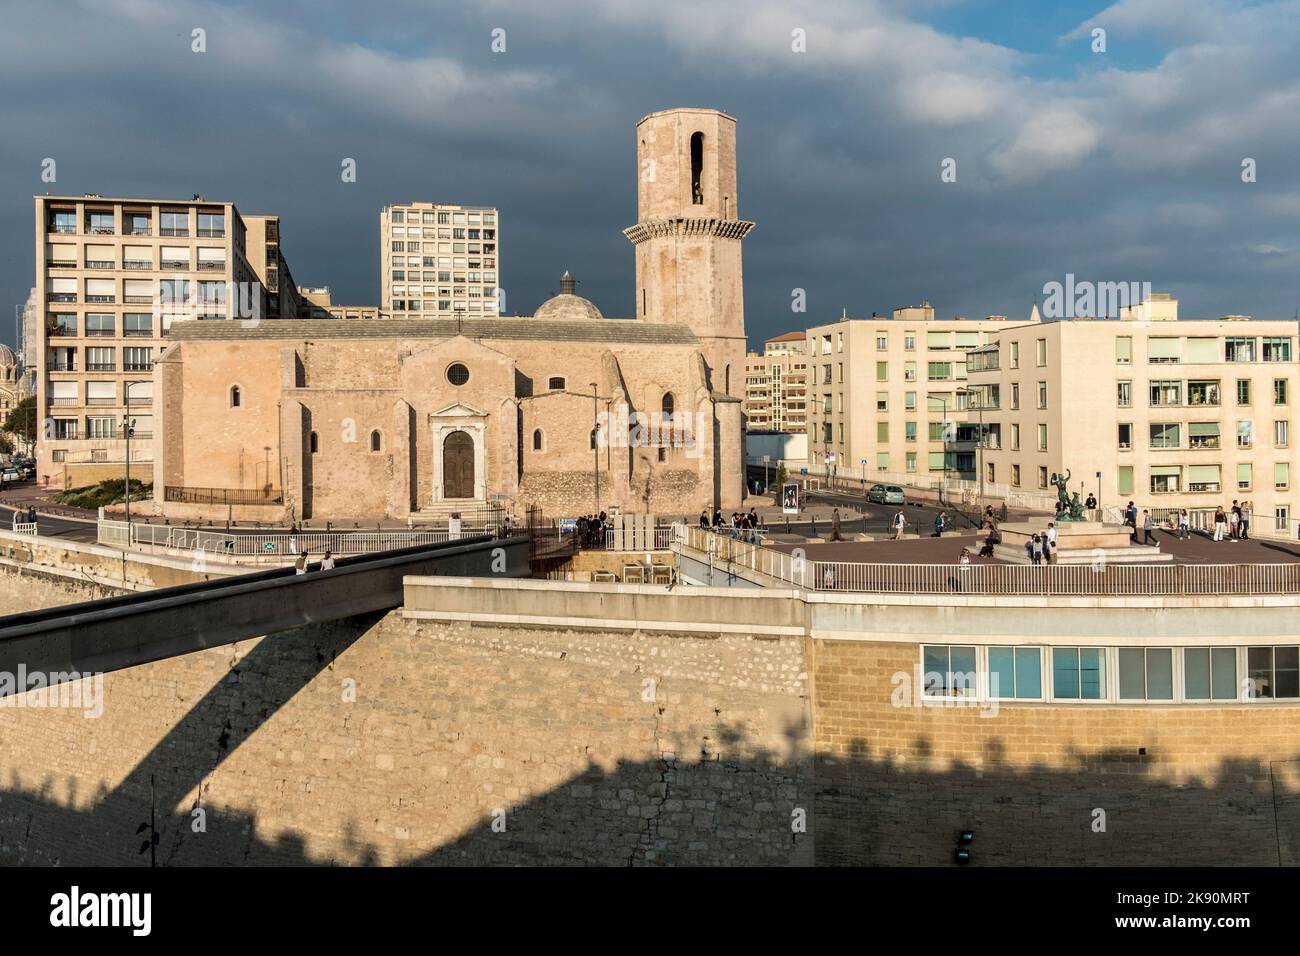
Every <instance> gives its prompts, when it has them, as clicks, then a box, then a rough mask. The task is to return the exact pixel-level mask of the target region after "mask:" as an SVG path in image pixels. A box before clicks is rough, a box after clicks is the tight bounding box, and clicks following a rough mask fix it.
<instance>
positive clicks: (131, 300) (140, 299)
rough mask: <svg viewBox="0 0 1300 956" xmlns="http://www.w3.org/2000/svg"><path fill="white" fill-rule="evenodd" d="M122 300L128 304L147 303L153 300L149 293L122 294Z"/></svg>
mask: <svg viewBox="0 0 1300 956" xmlns="http://www.w3.org/2000/svg"><path fill="white" fill-rule="evenodd" d="M122 301H123V302H125V303H127V304H128V305H149V304H150V303H151V302H153V296H151V295H124V296H122Z"/></svg>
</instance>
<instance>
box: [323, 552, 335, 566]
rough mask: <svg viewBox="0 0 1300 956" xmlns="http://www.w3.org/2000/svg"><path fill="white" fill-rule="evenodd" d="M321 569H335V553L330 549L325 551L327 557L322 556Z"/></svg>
mask: <svg viewBox="0 0 1300 956" xmlns="http://www.w3.org/2000/svg"><path fill="white" fill-rule="evenodd" d="M320 569H321V570H322V571H333V570H334V554H333V552H330V551H326V552H325V557H323V558H321V562H320Z"/></svg>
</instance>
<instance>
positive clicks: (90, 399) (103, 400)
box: [86, 398, 117, 405]
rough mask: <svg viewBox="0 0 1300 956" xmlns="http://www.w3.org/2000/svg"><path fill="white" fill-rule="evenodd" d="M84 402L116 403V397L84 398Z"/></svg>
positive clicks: (95, 403)
mask: <svg viewBox="0 0 1300 956" xmlns="http://www.w3.org/2000/svg"><path fill="white" fill-rule="evenodd" d="M86 404H87V405H116V404H117V399H116V398H88V399H86Z"/></svg>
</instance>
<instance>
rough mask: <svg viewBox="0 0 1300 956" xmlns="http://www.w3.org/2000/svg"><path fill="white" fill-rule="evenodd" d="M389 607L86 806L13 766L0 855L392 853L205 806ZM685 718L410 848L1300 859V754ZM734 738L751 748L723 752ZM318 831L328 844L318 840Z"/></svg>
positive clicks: (360, 827) (201, 720) (211, 695)
mask: <svg viewBox="0 0 1300 956" xmlns="http://www.w3.org/2000/svg"><path fill="white" fill-rule="evenodd" d="M375 620H376V618H368V619H366V620H361V621H353V622H345V623H341V624H335V625H329V626H319V627H312V628H303V629H299V630H297V631H291V632H285V633H283V634H279V635H275V639H274V640H271V639H267V640H263V641H261V642H260V643H259V644H258V645H257V646H256V647H254V648H253V649H252V650H251V651H250V652H249V654H248V655H246V656H245V657H244V658H243V659H241V660H240V661H239V662H238V663H237V664H236V665H234V666H233V667H232V668H231V670H230V671H229V673H228V674H227V676H226V678H225V679H223V680H221V681H219V682H218V683H217V684H216V685H215V686H214V687H212V688H211V690H210V691H209V692H208V693H207V694H206V695H205V696H204V697H203V698H202V699H201V700H200V701H199V702H198V703H196V704H195V706H194V707H193V708H192V709H191V710H190V712H189V713H188V714H187V716H186V717H185V718H184V719H182V720H181V721H179V722H178V723H177V724H176V726H175V727H173V728H172V730H171V731H170V732H169V733H167V734H166V736H165V737H164V738H163V739H162V740H161V741H160V742H159V743H158V745H157V746H156V747H155V748H154V749H153V750H152V751H150V752H149V753H148V754H147V755H146V756H145V757H144V758H143V759H142V760H141V761H140V762H139V764H138V765H137V766H136V767H135V768H134V770H133V771H132V772H131V773H130V774H129V775H128V776H127V777H126V778H125V779H124V780H123V782H122V784H121V785H120V786H119V787H117V788H116V789H114V790H111V791H108V790H104V791H101V792H100V793H97V794H95V795H94V799H93V800H91V801H89V803H90V808H89V809H75V808H70V807H68V806H66V805H63V804H62V803H61V802H60V801H59V800H58V799H56V797H55V794H56V793H59V792H67V793H71V794H72V800H71V802H72V803H74V804H75V803H83V804H84V803H86V802H87V801H85V800H84V799H81V798H79V797H78V796H77V795H76V793H75V790H73V789H72V786H73V782H72V781H67V784H68V786H67V787H63V786H61V784H62V783H63V781H60V780H57V779H55V778H53V777H50V778H47V779H46V780H45V781H44V782H43V784H42V785H41V786H40V787H39V788H37V789H35V790H31V789H23V788H21V787H19V786H18V784H17V774H16V773H14V774H12V775H11V781H10V784H9V786H7V787H3V788H0V863H34V864H56V863H57V864H61V865H104V864H114V865H149V862H150V859H151V856H155V857H156V862H157V865H160V866H177V865H197V864H208V865H213V864H218V865H219V864H277V865H337V864H363V865H364V864H374V863H377V862H378V861H379V860H381V859H382V858H384V855H385V854H384V853H382V852H381V850H380V847H379V846H378V845H376V844H375V843H373V842H369V841H370V840H372V839H373V834H374V832H375V828H376V826H377V825H379V824H380V823H381V821H375V820H360V819H355V820H354V821H353V822H352V823H350V824H348V825H347V826H346V827H345V828H344V829H343V830H342V832H337V831H335V830H329V831H325V832H322V830H321V828H320V827H317V826H314V825H313V821H310V820H304V821H303V822H302V825H301V827H300V828H298V829H292V828H291V829H289V830H287V831H283V832H279V833H276V834H275V835H274V836H273V837H270V838H268V837H267V835H266V834H265V833H264V832H259V831H264V830H265V829H266V827H265V826H259V821H258V819H257V816H256V814H255V813H254V814H249V813H244V812H237V811H228V810H223V809H221V808H219V807H210V806H207V805H206V804H204V802H203V801H204V794H205V792H206V789H207V783H206V781H207V778H208V777H209V776H210V775H211V774H212V772H213V770H215V769H216V768H217V767H219V766H220V765H221V763H222V762H223V761H224V760H225V759H226V757H227V756H228V755H229V754H231V753H232V752H233V751H235V750H236V749H237V748H238V747H239V746H240V744H241V743H242V742H243V741H244V740H246V739H247V738H248V737H249V736H251V734H252V733H253V732H255V731H256V730H257V729H258V728H259V727H261V726H262V725H263V724H264V723H265V722H266V721H267V720H268V719H270V718H271V717H272V716H273V715H274V714H275V713H276V711H278V710H279V708H280V707H281V706H283V704H284V703H285V702H286V701H287V700H288V699H290V698H291V697H292V696H293V694H294V693H295V692H296V689H297V688H300V687H303V686H306V685H307V684H308V683H309V682H311V681H312V680H313V679H314V678H315V677H317V676H318V675H319V674H320V673H321V672H322V671H323V670H325V669H327V668H329V667H330V666H331V664H332V662H333V661H334V659H335V658H336V657H337V656H338V655H339V654H341V653H342V652H343V651H344V650H346V649H347V648H348V647H349V646H351V644H352V643H353V642H355V641H356V640H357V638H358V637H360V636H361V635H362V634H364V633H366V632H367V631H368V630H370V629H371V627H373V626H374V623H375ZM267 675H274V676H273V679H271V678H268V677H267ZM691 733H692V738H691V739H690V740H682V739H678V740H659V739H657V738H656V742H657V745H658V749H659V750H660V752H661V753H662V754H664V756H663V757H662V758H661V759H650V760H645V761H628V762H623V763H619V764H617V765H614V766H612V767H611V768H604V767H602V766H599V765H597V764H596V763H595V762H594V761H593V762H591V763H589V765H588V767H587V768H586V770H584V771H582V772H580V773H577V774H574V775H572V776H570V777H569V778H568V779H566V780H564V781H563V782H562V783H560V784H559V785H557V786H554V787H551V788H550V789H548V790H545V791H544V792H540V793H537V794H535V795H533V796H531V797H529V798H526V799H523V800H520V801H516V802H515V803H513V804H510V803H509V802H507V801H506V800H505V798H504V797H503V804H505V813H504V814H503V815H501V816H495V815H493V814H486V815H483V816H482V817H480V818H479V819H478V821H477V822H476V823H475V824H474V825H472V826H470V827H468V828H466V829H463V830H461V831H460V832H449V833H446V834H445V836H444V837H443V838H442V840H441V842H439V843H438V845H437V846H435V847H434V848H432V849H427V850H424V851H417V850H415V848H414V846H413V851H412V854H411V855H410V856H409V857H408V858H406V859H405V860H404V862H406V863H409V864H414V865H484V864H486V865H492V864H503V865H504V864H536V865H556V864H560V865H563V864H595V865H606V866H627V865H720V864H734V865H792V864H793V865H799V864H812V863H816V864H831V865H835V864H859V865H940V866H941V865H949V864H951V862H952V855H953V849H954V846H955V842H956V836H957V833H958V831H960V830H962V829H972V830H974V831H975V841H974V843H973V845H972V846H971V851H972V862H973V864H974V865H989V864H1012V865H1015V864H1027V865H1028V864H1033V865H1069V866H1075V865H1092V864H1111V865H1116V864H1118V865H1144V864H1147V865H1149V864H1202V865H1204V864H1254V865H1294V864H1296V863H1300V755H1295V754H1290V755H1284V756H1280V757H1279V759H1277V760H1274V761H1271V762H1267V763H1261V762H1258V761H1255V760H1248V761H1247V760H1242V761H1236V760H1227V761H1224V762H1221V763H1220V764H1218V765H1217V766H1214V767H1213V769H1212V772H1210V773H1206V774H1204V775H1203V776H1202V777H1201V778H1200V779H1197V780H1193V781H1191V782H1186V783H1183V784H1176V783H1171V782H1169V781H1168V780H1167V779H1165V775H1166V774H1167V773H1168V772H1169V771H1170V770H1172V769H1176V768H1171V767H1170V766H1169V765H1168V764H1160V763H1157V762H1152V760H1151V759H1150V758H1140V757H1137V756H1135V755H1134V754H1133V753H1132V752H1131V751H1127V750H1126V751H1124V752H1123V753H1120V752H1117V751H1102V752H1095V753H1076V754H1073V755H1072V756H1071V757H1070V758H1069V760H1068V761H1067V766H1066V767H1064V768H1061V767H1030V768H1020V767H1012V766H1010V765H1009V763H1008V762H1007V761H1006V760H1005V759H1004V758H1005V754H1004V747H1006V746H1007V742H1004V741H1003V740H1001V739H998V738H990V739H989V741H988V743H987V744H986V745H984V750H983V753H982V754H980V755H979V757H980V765H979V766H975V765H973V764H971V765H956V766H953V767H950V768H947V769H945V770H942V771H940V770H935V769H932V768H929V767H927V766H926V758H927V755H928V753H929V749H930V747H929V742H928V741H927V740H926V739H925V738H919V739H916V740H914V741H913V744H912V748H911V749H912V754H911V756H910V757H909V759H908V760H907V761H902V760H900V759H898V758H896V757H890V756H886V755H884V754H883V753H881V752H880V751H878V750H875V749H873V746H872V742H871V739H870V735H869V734H868V736H866V737H865V738H863V739H860V740H858V741H857V742H856V743H855V744H854V745H853V746H852V747H851V748H850V750H851V756H848V757H846V758H843V759H839V758H837V759H834V760H831V759H829V758H826V757H821V758H818V759H817V760H815V761H814V760H813V759H811V757H809V756H808V755H807V743H806V741H807V737H806V731H805V729H804V728H801V727H791V728H789V729H788V731H787V738H788V743H789V744H790V747H789V749H788V751H787V752H786V753H782V754H777V753H770V752H765V751H763V750H761V749H756V748H754V747H753V746H752V745H751V743H750V742H748V741H747V740H746V736H745V732H744V730H743V729H742V728H740V727H738V726H735V725H731V724H728V723H727V722H725V721H723V720H718V721H717V722H716V723H715V724H713V725H712V726H702V725H697V726H695V727H693V728H692V731H691ZM506 746H509V744H508V742H507V744H506ZM738 752H745V753H747V754H748V756H746V757H744V758H743V759H737V758H732V757H725V756H721V755H725V754H734V753H738ZM792 754H793V756H792ZM594 756H595V757H596V758H599V757H600V756H601V755H600V754H595V755H594ZM974 756H975V755H974V754H972V757H974ZM1201 769H1204V767H1202V768H1201ZM323 772H328V771H323ZM196 786H197V787H198V788H199V793H200V797H199V805H200V806H202V807H203V809H204V811H205V813H206V821H205V823H206V831H205V832H203V833H195V832H193V828H192V821H193V820H194V815H193V810H194V809H195V807H194V806H193V805H186V806H179V803H180V801H181V800H182V799H184V798H185V796H186V794H188V793H189V792H190V791H191V790H193V789H194V788H195V787H196ZM430 793H432V798H431V797H430ZM449 793H450V791H449ZM386 796H387V797H388V802H389V806H390V807H392V808H393V809H392V811H391V813H390V815H389V817H388V818H387V819H386V820H384V821H382V823H383V825H384V826H385V828H386V829H387V828H391V829H397V828H400V827H401V826H402V825H403V822H404V820H410V821H411V825H412V826H413V827H415V828H418V829H419V830H420V831H422V832H436V826H435V824H436V817H437V814H438V811H439V806H438V796H437V789H436V788H433V789H432V790H431V791H426V793H425V795H424V803H423V804H421V803H420V802H419V801H415V802H414V803H413V802H412V801H411V799H410V795H409V794H405V793H402V792H400V791H393V792H392V793H389V794H387V795H386ZM446 799H447V800H450V799H451V797H450V796H448V797H447V798H446ZM444 802H445V801H444ZM151 812H152V813H153V814H154V815H155V827H156V832H157V834H158V839H157V843H156V845H154V846H152V847H151V846H150V833H151V831H150V829H149V821H150V818H151ZM801 823H802V824H803V826H800V824H801ZM425 842H426V843H427V841H425ZM322 843H325V844H329V843H332V844H333V845H334V847H335V849H334V851H333V852H331V853H329V854H328V855H319V854H316V855H314V854H313V853H312V852H311V851H309V849H308V847H309V845H316V846H319V845H322ZM151 851H152V852H151Z"/></svg>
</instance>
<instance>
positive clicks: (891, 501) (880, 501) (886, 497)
mask: <svg viewBox="0 0 1300 956" xmlns="http://www.w3.org/2000/svg"><path fill="white" fill-rule="evenodd" d="M867 500H868V501H870V502H871V503H872V504H877V505H901V504H904V503H905V502H904V497H903V489H902V488H900V487H899V486H898V485H872V486H871V487H870V488H869V489H867Z"/></svg>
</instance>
